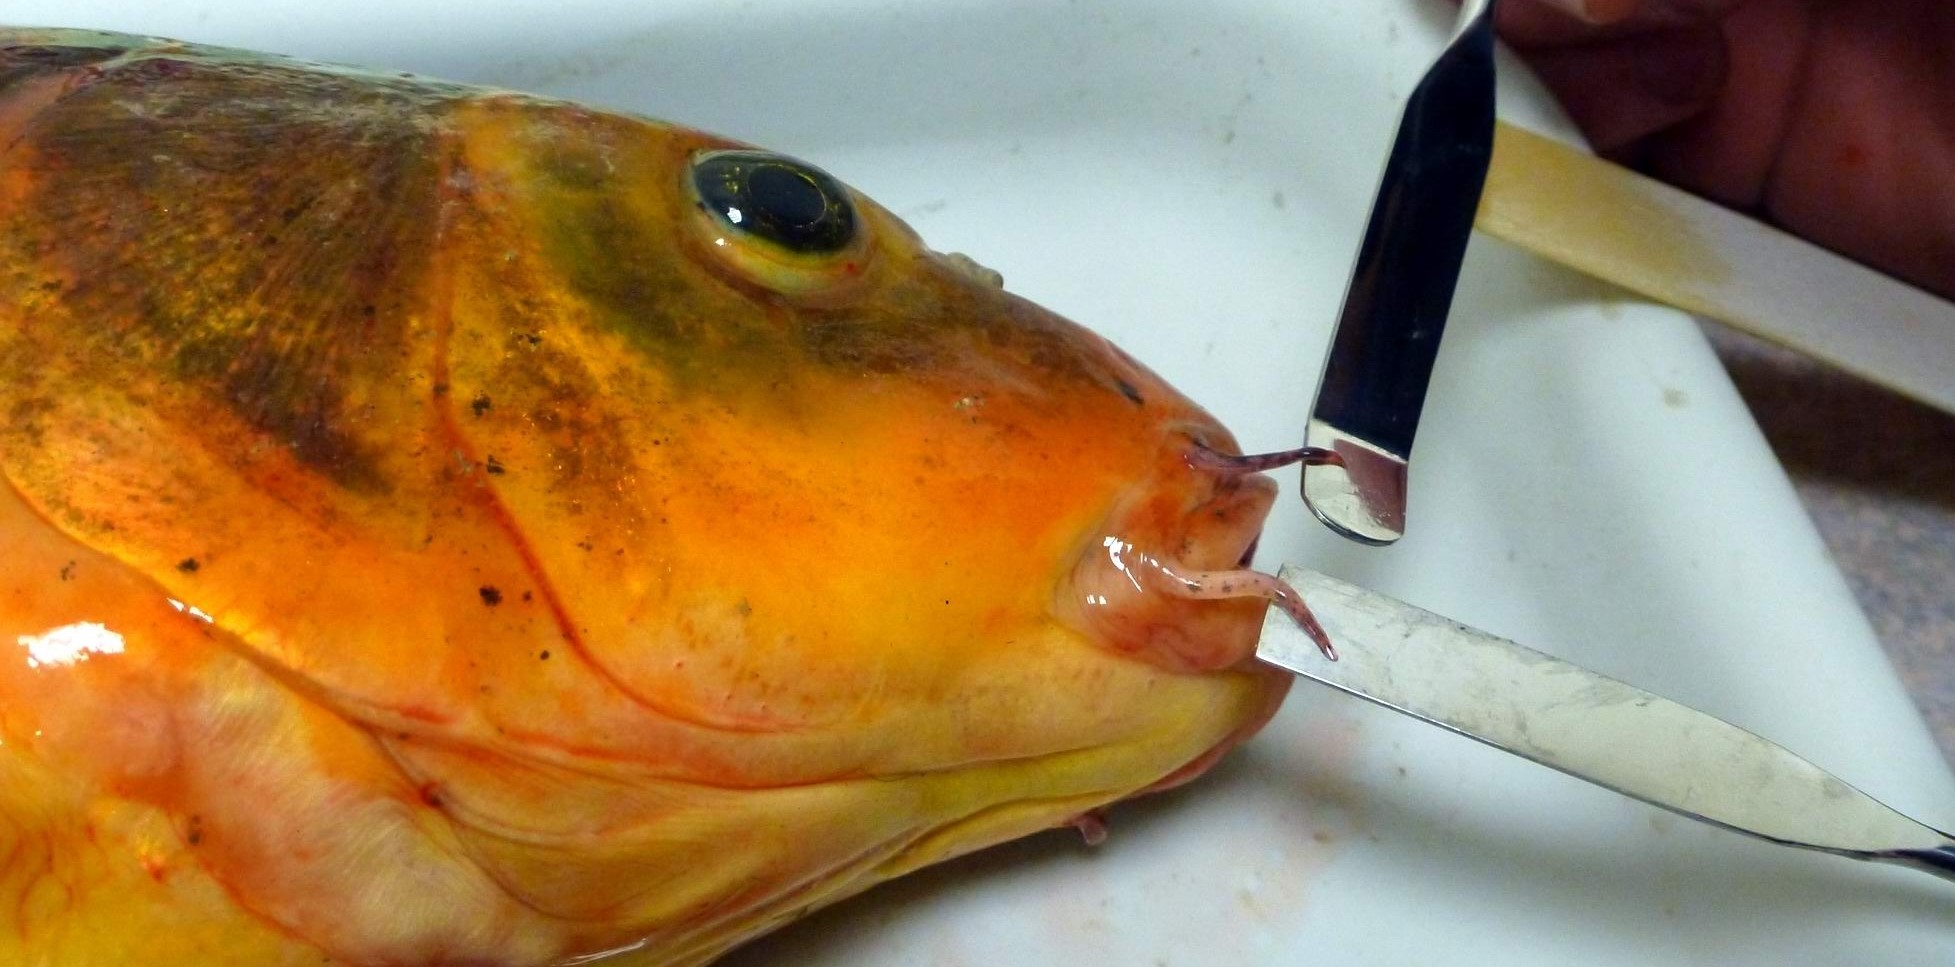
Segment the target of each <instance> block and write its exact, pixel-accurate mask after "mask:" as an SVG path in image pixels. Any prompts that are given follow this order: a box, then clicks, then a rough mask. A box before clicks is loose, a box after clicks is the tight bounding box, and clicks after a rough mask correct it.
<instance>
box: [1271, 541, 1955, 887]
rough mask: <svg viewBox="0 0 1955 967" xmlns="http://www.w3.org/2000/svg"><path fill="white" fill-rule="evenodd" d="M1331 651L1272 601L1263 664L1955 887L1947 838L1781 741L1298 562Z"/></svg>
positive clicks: (1606, 781)
mask: <svg viewBox="0 0 1955 967" xmlns="http://www.w3.org/2000/svg"><path fill="white" fill-rule="evenodd" d="M1282 574H1283V580H1285V581H1287V582H1289V584H1290V586H1291V587H1293V588H1295V589H1296V590H1297V591H1298V592H1299V593H1301V594H1302V595H1303V597H1304V598H1305V599H1306V600H1308V601H1309V602H1310V609H1311V610H1312V611H1313V612H1315V613H1316V615H1317V619H1318V620H1319V621H1320V622H1321V623H1322V624H1323V626H1324V629H1325V630H1326V631H1328V632H1329V634H1330V637H1331V640H1332V641H1335V642H1336V643H1337V650H1338V660H1337V661H1335V662H1333V661H1329V660H1326V659H1325V658H1324V656H1323V655H1322V654H1320V653H1319V652H1318V649H1317V645H1316V643H1315V642H1314V641H1313V640H1312V639H1311V638H1310V637H1309V636H1308V635H1306V634H1304V632H1303V631H1302V630H1301V629H1299V628H1298V627H1297V625H1296V623H1295V622H1294V621H1292V620H1291V619H1290V617H1289V616H1288V615H1286V614H1284V613H1282V612H1280V611H1277V610H1276V609H1274V608H1272V609H1270V612H1269V617H1268V619H1267V620H1265V622H1264V624H1263V637H1262V641H1261V642H1260V643H1259V644H1258V646H1257V649H1256V655H1257V657H1259V658H1261V659H1262V660H1263V661H1265V662H1268V663H1270V664H1272V665H1276V666H1278V667H1281V668H1285V669H1288V670H1289V671H1292V672H1295V673H1297V674H1298V675H1301V676H1303V677H1305V678H1309V679H1312V680H1315V681H1317V682H1321V683H1323V684H1325V685H1329V686H1331V687H1332V688H1336V689H1339V690H1341V691H1345V692H1349V693H1351V694H1352V695H1356V696H1358V697H1359V698H1363V699H1367V700H1369V701H1373V702H1376V703H1378V704H1380V705H1383V706H1385V707H1386V708H1390V709H1393V710H1395V711H1399V712H1403V713H1405V714H1407V715H1410V716H1412V717H1414V718H1418V719H1423V720H1425V721H1427V722H1430V723H1432V724H1434V725H1438V726H1441V727H1443V728H1446V729H1450V730H1452V731H1454V732H1458V733H1460V734H1461V735H1464V736H1467V737H1469V738H1473V739H1478V740H1479V741H1481V742H1485V743H1486V744H1488V745H1491V746H1493V747H1494V748H1497V749H1501V750H1503V751H1506V752H1511V753H1513V754H1515V755H1517V756H1520V757H1522V758H1525V759H1531V760H1533V761H1535V762H1538V763H1540V764H1542V765H1545V766H1548V767H1550V768H1554V769H1558V770H1560V771H1562V772H1565V773H1567V774H1569V775H1571V776H1574V777H1575V778H1577V779H1583V780H1586V781H1588V782H1592V783H1595V784H1596V785H1599V786H1602V787H1604V788H1607V789H1612V790H1614V791H1616V792H1619V793H1622V794H1624V795H1626V796H1632V797H1635V798H1637V799H1640V800H1642V801H1644V802H1647V803H1650V804H1651V805H1655V806H1661V807H1663V808H1664V809H1668V810H1670V811H1672V812H1676V813H1679V814H1682V815H1684V816H1687V817H1689V818H1691V819H1696V820H1700V821H1702V822H1706V823H1710V824H1712V825H1715V826H1722V827H1724V828H1726V829H1731V830H1735V831H1737V832H1740V833H1746V834H1748V835H1751V836H1756V837H1758V838H1760V839H1764V840H1769V841H1771V842H1774V843H1779V844H1781V845H1785V846H1796V847H1799V848H1801V849H1810V850H1819V851H1821V852H1826V853H1834V854H1837V855H1840V856H1847V857H1851V858H1853V859H1859V860H1877V861H1880V862H1885V863H1893V864H1897V865H1901V866H1907V867H1911V868H1914V869H1917V870H1922V871H1924V872H1927V873H1932V874H1934V875H1936V876H1940V877H1942V878H1944V879H1949V880H1955V839H1951V838H1950V836H1949V834H1947V833H1944V832H1942V831H1940V830H1938V829H1935V828H1933V827H1930V826H1926V825H1923V824H1921V823H1918V822H1915V821H1914V820H1912V819H1909V818H1908V817H1906V816H1903V815H1901V814H1900V813H1898V812H1895V811H1894V810H1893V809H1891V808H1889V807H1887V806H1885V805H1883V804H1881V803H1880V802H1879V801H1877V800H1875V799H1874V798H1872V797H1871V796H1868V795H1867V794H1865V793H1863V792H1861V791H1860V790H1858V789H1855V788H1853V787H1852V786H1849V785H1847V784H1846V783H1845V782H1843V781H1841V780H1840V779H1838V778H1836V777H1834V776H1833V775H1831V774H1830V773H1827V772H1825V771H1824V770H1822V769H1820V768H1819V767H1818V766H1815V765H1813V764H1812V763H1810V762H1807V761H1806V760H1804V759H1801V758H1799V757H1798V756H1796V755H1793V754H1792V753H1791V752H1790V751H1788V750H1786V749H1785V748H1784V747H1782V746H1779V745H1776V744H1774V743H1772V742H1770V741H1768V740H1766V739H1764V738H1761V737H1759V736H1757V735H1754V734H1752V733H1750V732H1747V731H1745V730H1744V729H1741V728H1738V727H1737V726H1735V725H1732V724H1730V723H1728V722H1725V721H1723V720H1721V719H1717V718H1713V717H1711V716H1709V715H1706V714H1704V713H1703V712H1699V711H1696V710H1695V709H1690V708H1686V707H1684V706H1682V705H1678V704H1677V703H1675V702H1672V701H1670V700H1668V699H1665V698H1661V697H1659V696H1656V695H1652V694H1650V693H1649V692H1645V691H1643V690H1642V689H1639V688H1636V687H1634V686H1631V685H1626V684H1623V683H1622V682H1619V681H1616V680H1615V679H1612V678H1607V677H1604V676H1602V675H1598V674H1596V673H1594V672H1591V671H1588V670H1586V669H1583V668H1579V667H1577V666H1574V665H1571V664H1569V663H1567V662H1564V661H1561V660H1560V659H1557V658H1552V657H1550V656H1548V655H1544V654H1542V653H1540V652H1538V651H1532V650H1529V649H1527V648H1523V647H1521V646H1519V645H1516V644H1514V643H1513V642H1511V641H1507V640H1505V639H1502V638H1496V637H1494V636H1493V635H1490V634H1487V633H1486V632H1483V631H1476V630H1474V629H1472V628H1468V627H1466V626H1465V625H1461V624H1459V623H1458V622H1455V621H1452V620H1450V619H1447V618H1443V617H1440V616H1439V615H1436V614H1432V613H1431V612H1428V611H1421V610H1419V609H1418V608H1414V607H1412V606H1410V605H1407V604H1403V603H1401V602H1398V601H1394V600H1392V599H1391V598H1388V597H1385V596H1384V595H1381V594H1378V593H1376V592H1372V591H1367V590H1365V589H1363V588H1360V587H1356V586H1354V585H1350V584H1346V583H1344V582H1342V581H1338V580H1335V579H1333V578H1328V577H1325V576H1323V575H1321V574H1318V573H1316V572H1314V571H1309V570H1306V569H1304V568H1300V567H1296V566H1294V565H1290V566H1286V567H1284V568H1283V572H1282Z"/></svg>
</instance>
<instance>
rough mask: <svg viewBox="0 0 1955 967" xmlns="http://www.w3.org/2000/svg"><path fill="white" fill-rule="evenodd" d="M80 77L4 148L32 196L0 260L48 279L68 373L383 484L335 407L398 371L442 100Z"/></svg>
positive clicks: (364, 82) (180, 79) (360, 480)
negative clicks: (77, 371)
mask: <svg viewBox="0 0 1955 967" xmlns="http://www.w3.org/2000/svg"><path fill="white" fill-rule="evenodd" d="M21 50H22V49H21V48H13V49H11V50H8V51H6V52H5V54H4V55H0V64H5V63H8V60H7V58H8V57H12V58H13V59H14V61H16V62H18V61H19V60H20V58H21V53H20V52H21ZM113 53H114V51H113V48H89V47H83V48H74V49H73V52H72V53H71V54H69V55H65V56H60V57H56V56H49V55H41V54H34V53H33V52H32V49H30V50H29V57H28V59H29V60H30V61H33V62H35V63H36V64H37V65H38V66H35V67H33V68H31V69H34V70H50V69H70V70H72V69H74V68H73V66H72V65H73V64H77V63H80V64H94V63H98V62H101V61H104V60H106V59H108V57H109V56H113ZM23 69H28V68H23ZM89 69H90V70H93V71H95V74H93V75H91V76H89V77H88V78H86V79H85V80H84V81H83V82H81V83H79V84H78V86H77V88H76V89H75V90H74V91H73V92H71V93H69V94H68V95H67V96H66V97H64V98H62V99H61V100H59V101H58V102H56V103H55V104H53V105H51V106H50V107H48V108H47V109H45V110H44V111H43V112H42V114H41V115H40V116H38V117H36V118H35V123H34V126H33V127H32V128H31V129H30V130H29V131H28V132H27V133H26V135H25V136H24V137H23V138H22V139H21V141H20V142H19V143H18V145H17V146H16V147H15V149H14V150H13V151H11V152H9V154H8V155H7V156H5V163H6V164H7V165H9V166H12V167H15V168H18V169H22V170H24V172H25V173H26V174H27V176H28V177H29V179H30V181H29V184H30V186H31V187H30V193H31V197H30V199H29V200H27V201H26V202H25V203H24V204H23V205H21V206H20V207H19V208H18V209H16V211H15V213H14V214H12V215H10V216H8V217H6V218H5V220H4V224H0V235H4V236H5V238H6V239H9V240H10V241H0V260H3V261H14V262H17V263H18V264H29V263H38V264H40V265H42V266H44V267H45V270H48V271H51V272H52V273H53V274H54V276H55V277H56V278H57V279H60V280H65V284H64V285H61V286H60V287H59V291H58V293H57V294H56V295H55V297H54V300H53V304H52V305H51V306H50V307H49V308H50V309H51V310H53V311H52V312H51V313H49V314H48V315H49V316H50V317H51V321H56V324H58V325H61V326H62V327H63V328H64V329H65V331H64V332H63V333H62V335H61V337H60V339H61V342H62V344H63V345H65V346H66V347H68V349H69V350H70V351H72V352H74V353H76V354H77V355H78V356H81V357H82V358H83V359H85V360H86V365H85V366H84V367H81V368H82V369H83V370H84V371H85V372H88V373H90V374H94V375H97V376H99V378H100V379H102V380H103V381H104V382H105V383H108V384H112V385H129V386H142V385H149V384H153V383H154V382H155V380H156V378H157V376H159V375H162V374H174V377H175V382H176V384H177V385H178V386H179V387H194V388H197V389H200V390H201V391H202V392H203V393H204V394H205V399H206V400H208V401H210V402H214V403H216V404H218V405H221V406H223V407H225V408H228V409H230V410H231V411H232V412H234V413H236V414H237V415H238V416H239V417H240V418H241V419H242V420H243V421H244V422H245V423H246V424H247V425H249V426H251V427H253V428H254V429H257V430H259V431H261V432H263V433H265V434H267V435H268V436H270V437H272V438H274V439H276V440H278V441H281V442H283V443H284V444H285V445H286V446H288V447H289V448H290V450H291V452H292V453H293V454H294V455H295V456H296V457H297V458H298V459H299V460H300V461H302V462H304V463H305V464H307V465H309V466H311V467H313V468H314V469H316V470H317V471H319V472H320V473H322V474H323V475H325V476H327V477H329V478H331V479H333V480H335V481H336V482H338V483H340V484H342V485H345V486H349V487H354V488H359V489H376V488H378V487H380V486H382V480H381V475H380V474H379V472H378V471H377V470H376V468H375V455H374V453H373V449H374V446H375V443H374V441H372V440H371V439H367V438H365V437H364V436H363V433H362V427H361V425H360V424H361V422H362V414H361V412H360V411H359V409H358V407H357V406H356V405H354V404H352V403H351V402H350V399H351V398H353V397H355V396H357V395H359V394H360V392H361V390H362V389H363V388H369V387H371V386H373V385H376V384H379V383H383V382H385V381H388V380H393V379H396V378H398V376H399V367H400V364H401V360H402V356H403V353H404V342H405V336H404V333H403V327H404V323H405V320H406V319H407V318H408V317H409V316H410V314H411V313H413V312H414V311H416V310H418V309H419V308H420V306H419V305H418V304H417V299H418V298H419V285H418V284H417V279H418V278H419V277H420V276H421V275H422V274H423V273H424V272H425V269H426V264H427V261H428V259H429V256H430V255H431V253H432V249H433V234H432V233H433V231H434V228H433V226H434V224H435V222H436V218H435V204H436V181H437V168H438V165H439V160H440V151H439V150H438V148H437V146H436V136H437V131H438V123H437V122H438V118H439V116H440V114H441V111H442V104H443V101H444V97H445V96H447V92H446V89H427V88H421V87H416V86H414V85H408V84H404V83H401V82H387V81H382V80H377V79H373V78H367V77H353V76H341V75H336V74H330V73H320V72H317V71H312V70H307V69H304V68H301V67H298V66H295V65H285V64H279V63H249V62H231V61H225V62H217V63H209V62H204V61H202V60H200V59H199V57H198V56H197V55H195V54H185V55H182V56H152V55H145V54H143V53H141V52H138V53H136V54H132V55H129V56H127V57H124V58H123V59H121V60H117V61H115V62H114V63H112V64H109V65H107V66H106V67H92V68H89ZM0 85H4V79H0ZM4 96H5V91H4V87H3V86H0V97H4ZM64 320H65V321H64Z"/></svg>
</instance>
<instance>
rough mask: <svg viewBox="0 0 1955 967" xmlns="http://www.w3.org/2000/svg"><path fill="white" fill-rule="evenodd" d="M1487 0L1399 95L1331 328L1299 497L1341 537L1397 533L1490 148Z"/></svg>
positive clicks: (1374, 538)
mask: <svg viewBox="0 0 1955 967" xmlns="http://www.w3.org/2000/svg"><path fill="white" fill-rule="evenodd" d="M1493 7H1494V4H1493V0H1466V2H1464V3H1462V4H1461V5H1460V22H1459V28H1458V29H1457V30H1456V31H1455V32H1454V36H1453V39H1452V42H1451V43H1449V44H1448V45H1447V46H1446V50H1445V52H1444V53H1442V54H1441V55H1440V56H1439V60H1438V61H1437V62H1436V63H1435V64H1434V65H1433V67H1432V69H1431V70H1430V71H1428V72H1427V73H1426V76H1425V79H1424V80H1422V81H1420V82H1419V86H1418V87H1417V88H1416V89H1414V90H1413V92H1412V96H1411V97H1410V98H1408V99H1407V100H1406V102H1405V113H1404V116H1403V117H1402V118H1401V119H1400V121H1399V128H1398V136H1397V139H1396V140H1395V141H1394V142H1393V143H1392V152H1391V156H1390V158H1389V159H1388V160H1387V161H1386V163H1385V172H1384V175H1383V176H1382V177H1381V178H1380V179H1379V183H1378V195H1377V197H1376V198H1375V199H1374V200H1373V201H1372V207H1371V221H1370V223H1369V224H1368V225H1366V227H1365V232H1364V240H1363V242H1361V243H1360V244H1359V246H1358V258H1357V262H1356V264H1355V265H1354V267H1353V268H1352V271H1351V283H1350V286H1349V287H1348V288H1347V289H1346V291H1345V293H1344V307H1343V310H1342V311H1341V312H1340V313H1339V315H1338V320H1337V332H1336V335H1335V336H1333V337H1332V340H1331V350H1330V355H1329V357H1328V358H1327V359H1326V361H1325V364H1324V373H1323V378H1322V379H1321V380H1320V381H1319V383H1318V387H1317V401H1316V404H1315V405H1314V406H1313V407H1312V408H1311V414H1310V426H1309V430H1308V436H1307V438H1306V440H1305V442H1306V443H1307V444H1309V445H1310V446H1314V447H1321V448H1323V449H1326V450H1330V451H1333V452H1335V453H1337V454H1338V455H1339V456H1341V457H1342V458H1343V459H1342V460H1341V461H1339V462H1336V463H1326V464H1322V465H1318V466H1311V467H1305V468H1304V471H1303V499H1304V501H1305V502H1306V503H1308V504H1309V505H1310V509H1311V511H1312V512H1313V513H1315V514H1316V515H1317V517H1318V519H1320V520H1322V521H1323V522H1324V523H1325V524H1327V525H1329V526H1330V528H1331V529H1332V530H1334V531H1336V532H1338V533H1339V534H1342V535H1344V536H1345V537H1348V538H1351V539H1352V540H1355V541H1360V542H1363V543H1366V544H1389V543H1391V542H1393V541H1395V540H1398V539H1399V538H1400V537H1403V536H1404V535H1405V480H1406V470H1407V467H1408V465H1409V463H1410V461H1411V457H1412V437H1413V435H1414V434H1415V433H1416V432H1417V430H1418V427H1419V411H1420V410H1421V409H1422V408H1423V407H1424V406H1425V398H1426V384H1427V383H1429V382H1430V381H1431V379H1432V364H1433V360H1434V358H1435V357H1436V356H1437V354H1438V352H1439V337H1440V334H1441V333H1442V332H1443V331H1444V330H1445V327H1446V313H1447V311H1448V310H1449V309H1450V308H1451V307H1452V303H1453V288H1454V286H1455V284H1456V283H1457V282H1458V281H1459V270H1460V263H1461V261H1462V260H1463V259H1464V258H1465V256H1466V241H1467V237H1468V236H1469V235H1470V234H1472V231H1473V216H1474V211H1475V209H1476V208H1477V207H1478V205H1479V202H1480V192H1481V190H1482V188H1483V187H1484V186H1485V184H1486V179H1487V165H1488V159H1489V158H1490V157H1491V156H1492V154H1493Z"/></svg>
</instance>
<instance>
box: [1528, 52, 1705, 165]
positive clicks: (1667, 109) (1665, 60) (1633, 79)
mask: <svg viewBox="0 0 1955 967" xmlns="http://www.w3.org/2000/svg"><path fill="white" fill-rule="evenodd" d="M1529 61H1530V63H1531V64H1532V65H1533V67H1534V70H1535V72H1536V73H1538V74H1540V75H1541V79H1542V80H1543V81H1544V82H1546V83H1547V85H1548V87H1549V89H1551V90H1553V91H1554V92H1555V95H1556V96H1557V97H1559V98H1560V99H1561V104H1562V107H1563V108H1564V109H1566V110H1567V111H1568V116H1569V117H1571V118H1573V119H1574V121H1575V123H1576V124H1577V125H1579V126H1580V127H1581V129H1582V133H1583V134H1585V135H1587V136H1588V139H1589V142H1590V143H1591V144H1593V145H1594V146H1595V148H1596V150H1597V151H1601V152H1604V153H1608V152H1612V151H1615V150H1617V149H1619V148H1622V147H1625V146H1627V145H1630V144H1632V143H1634V142H1637V141H1640V140H1642V139H1643V138H1646V137H1648V136H1650V135H1651V134H1654V133H1656V132H1658V131H1662V130H1664V129H1666V128H1669V127H1671V126H1673V125H1676V124H1678V123H1680V122H1682V121H1685V120H1688V119H1690V118H1692V117H1695V116H1697V115H1699V114H1701V113H1703V112H1704V111H1705V110H1706V109H1707V108H1709V107H1710V106H1711V105H1712V104H1713V103H1715V102H1716V100H1717V96H1718V91H1719V90H1720V89H1722V88H1723V86H1724V79H1725V73H1726V69H1727V65H1728V63H1729V55H1728V53H1727V51H1726V49H1725V44H1724V36H1723V34H1722V33H1721V32H1719V31H1718V29H1717V27H1716V25H1708V26H1704V27H1697V28H1691V29H1680V30H1664V31H1657V32H1653V33H1647V34H1639V35H1637V36H1634V37H1628V38H1624V39H1622V40H1617V41H1613V42H1610V43H1607V44H1596V45H1592V46H1577V47H1552V48H1547V49H1545V50H1538V51H1535V52H1534V53H1533V54H1532V55H1531V56H1530V57H1529Z"/></svg>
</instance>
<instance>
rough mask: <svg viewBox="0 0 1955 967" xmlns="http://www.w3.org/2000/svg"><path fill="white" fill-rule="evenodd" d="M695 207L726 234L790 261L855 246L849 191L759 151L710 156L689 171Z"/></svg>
mask: <svg viewBox="0 0 1955 967" xmlns="http://www.w3.org/2000/svg"><path fill="white" fill-rule="evenodd" d="M692 185H693V191H694V192H695V193H696V194H697V196H698V198H699V203H700V204H701V205H703V206H704V207H705V208H706V210H707V211H708V212H709V213H711V214H713V215H715V216H717V217H718V219H719V220H720V222H721V223H722V224H723V226H724V227H725V228H726V229H727V230H728V231H730V232H733V233H737V234H740V235H744V236H748V237H750V238H753V239H757V240H759V241H761V242H764V243H767V244H771V245H775V246H778V247H779V248H781V249H782V250H784V251H785V252H787V253H791V254H795V255H829V254H833V253H836V252H840V251H842V250H843V249H846V248H848V247H849V243H850V242H852V241H854V240H855V234H856V224H855V207H854V206H853V205H852V204H850V202H849V195H848V191H847V190H846V189H844V188H843V187H842V186H841V184H840V183H838V182H836V181H835V179H834V178H832V177H829V175H828V173H827V172H825V171H822V170H821V169H819V168H816V167H814V166H813V165H809V164H804V163H802V162H800V161H796V160H794V159H792V158H787V157H783V156H781V155H777V154H770V153H767V152H764V151H715V152H711V153H709V154H705V155H702V156H701V157H699V158H698V159H696V160H695V161H694V162H693V165H692Z"/></svg>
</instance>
